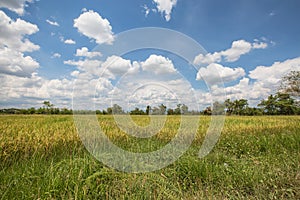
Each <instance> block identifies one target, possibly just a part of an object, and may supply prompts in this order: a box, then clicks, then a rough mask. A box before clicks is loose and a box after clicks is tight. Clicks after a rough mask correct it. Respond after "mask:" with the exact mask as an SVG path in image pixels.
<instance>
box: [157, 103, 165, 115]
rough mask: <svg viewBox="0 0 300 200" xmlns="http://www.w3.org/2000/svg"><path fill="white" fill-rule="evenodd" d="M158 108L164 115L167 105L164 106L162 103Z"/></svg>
mask: <svg viewBox="0 0 300 200" xmlns="http://www.w3.org/2000/svg"><path fill="white" fill-rule="evenodd" d="M159 110H160V115H164V114H166V111H167V106H165V105H164V104H160V106H159Z"/></svg>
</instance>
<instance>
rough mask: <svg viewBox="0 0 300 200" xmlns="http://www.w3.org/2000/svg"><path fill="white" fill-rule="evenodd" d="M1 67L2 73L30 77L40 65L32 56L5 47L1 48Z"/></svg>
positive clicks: (0, 71)
mask: <svg viewBox="0 0 300 200" xmlns="http://www.w3.org/2000/svg"><path fill="white" fill-rule="evenodd" d="M0 66H1V67H0V73H3V74H11V75H15V76H23V77H30V76H31V74H32V73H33V72H34V71H35V70H36V69H37V68H38V67H39V63H37V62H36V61H35V60H34V59H33V58H31V57H30V56H24V54H23V53H21V52H17V51H14V50H12V49H9V48H7V47H4V48H0Z"/></svg>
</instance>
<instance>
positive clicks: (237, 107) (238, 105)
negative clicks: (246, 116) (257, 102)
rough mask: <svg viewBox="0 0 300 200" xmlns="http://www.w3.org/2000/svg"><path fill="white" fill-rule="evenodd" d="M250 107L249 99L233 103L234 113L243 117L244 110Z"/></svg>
mask: <svg viewBox="0 0 300 200" xmlns="http://www.w3.org/2000/svg"><path fill="white" fill-rule="evenodd" d="M247 105H248V100H247V99H239V100H235V101H234V102H233V113H234V114H236V115H241V114H242V113H243V110H244V109H245V108H246V106H247Z"/></svg>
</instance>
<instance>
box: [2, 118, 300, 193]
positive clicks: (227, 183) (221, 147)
mask: <svg viewBox="0 0 300 200" xmlns="http://www.w3.org/2000/svg"><path fill="white" fill-rule="evenodd" d="M194 117H197V116H194ZM198 117H199V116H198ZM132 118H133V120H134V121H135V122H136V123H137V124H139V125H141V126H146V125H147V124H148V123H149V118H148V117H147V116H132ZM98 120H99V125H100V127H101V129H102V130H103V131H104V132H105V134H106V135H107V136H108V137H109V138H110V140H111V141H113V143H114V144H116V145H117V146H119V147H120V148H123V149H126V150H128V151H133V152H149V151H154V150H158V149H160V148H162V147H163V146H164V145H166V144H167V143H168V142H170V140H171V139H172V138H173V137H174V136H175V135H176V133H177V130H178V127H179V125H180V117H179V116H168V117H167V120H166V123H165V125H164V127H163V128H162V129H161V130H160V132H159V133H157V134H156V135H155V136H153V137H151V138H149V139H139V138H135V137H132V136H128V135H127V134H126V133H124V132H123V131H122V130H120V129H119V128H118V126H117V125H116V123H115V121H114V118H113V117H112V116H108V115H100V116H98ZM209 122H210V117H204V116H201V117H200V123H199V127H198V131H197V135H196V138H195V139H194V141H193V143H192V145H191V146H190V148H189V150H188V151H187V152H186V153H185V154H184V155H183V156H181V157H180V158H179V159H178V160H177V161H176V162H174V163H173V164H171V165H169V166H167V167H166V168H163V169H161V170H157V171H154V172H148V173H125V172H119V171H116V170H114V169H112V168H109V167H108V166H105V165H104V164H102V163H101V162H99V161H98V160H97V159H95V158H94V157H93V156H92V155H90V153H89V152H88V151H87V150H86V149H85V147H84V145H83V144H82V142H81V140H80V138H79V136H78V134H77V129H76V127H75V125H74V121H73V117H72V116H54V115H32V116H25V115H1V116H0V198H1V199H300V117H299V116H259V117H258V116H254V117H238V116H230V117H226V120H225V124H224V127H223V130H222V134H221V137H220V138H219V141H218V143H217V145H216V146H215V147H214V149H213V151H212V152H211V153H210V154H209V155H208V156H206V157H205V158H203V159H199V158H198V152H199V149H200V147H201V144H202V142H203V139H204V136H205V134H206V131H207V129H208V127H209Z"/></svg>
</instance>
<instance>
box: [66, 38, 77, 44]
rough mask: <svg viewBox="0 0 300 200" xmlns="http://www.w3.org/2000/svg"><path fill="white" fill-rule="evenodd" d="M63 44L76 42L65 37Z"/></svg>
mask: <svg viewBox="0 0 300 200" xmlns="http://www.w3.org/2000/svg"><path fill="white" fill-rule="evenodd" d="M64 43H65V44H76V42H75V41H74V40H72V39H67V40H65V41H64Z"/></svg>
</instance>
